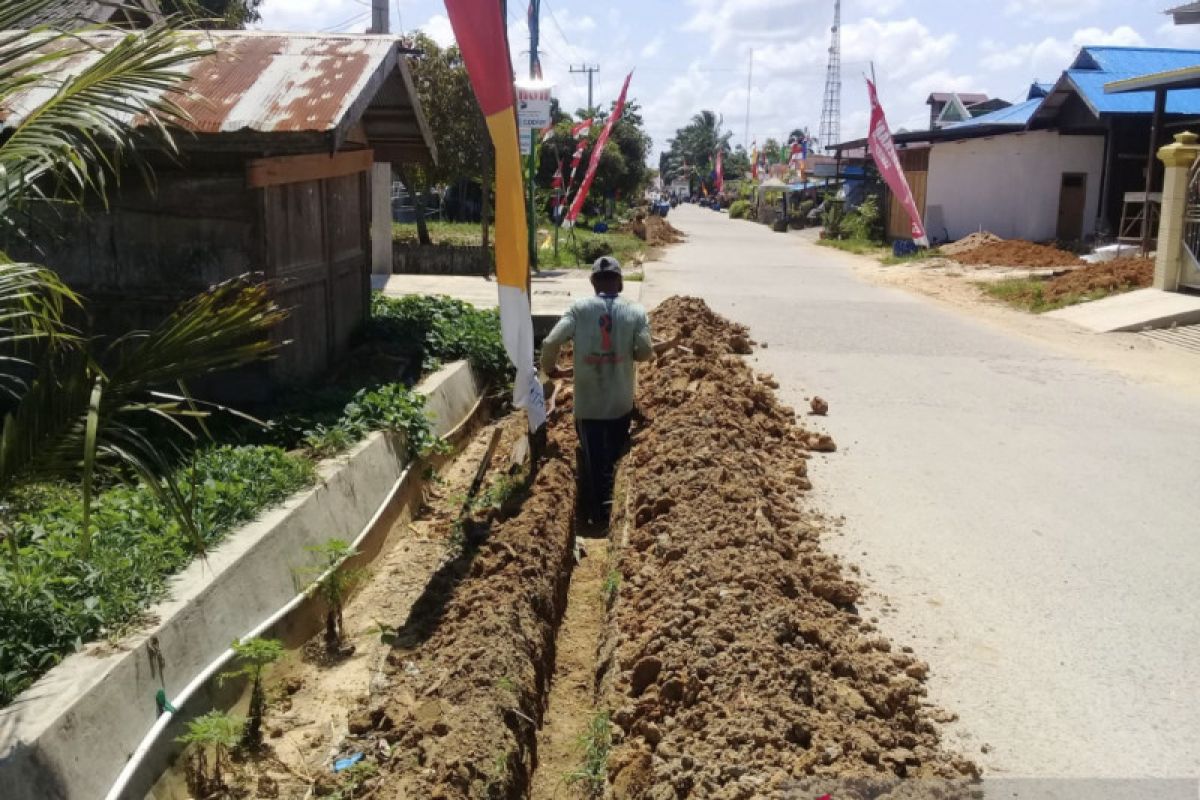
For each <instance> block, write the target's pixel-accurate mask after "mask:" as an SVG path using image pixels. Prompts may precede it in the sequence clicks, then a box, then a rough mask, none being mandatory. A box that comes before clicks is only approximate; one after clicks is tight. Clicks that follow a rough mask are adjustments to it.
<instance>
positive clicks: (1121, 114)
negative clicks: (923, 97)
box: [835, 46, 1200, 242]
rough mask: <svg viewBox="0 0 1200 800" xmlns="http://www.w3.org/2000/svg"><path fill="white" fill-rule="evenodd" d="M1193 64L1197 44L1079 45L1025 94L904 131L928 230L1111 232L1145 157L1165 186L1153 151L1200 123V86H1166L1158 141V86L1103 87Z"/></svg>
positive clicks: (904, 156) (1155, 185)
mask: <svg viewBox="0 0 1200 800" xmlns="http://www.w3.org/2000/svg"><path fill="white" fill-rule="evenodd" d="M1198 66H1200V50H1167V49H1159V48H1148V47H1107V46H1105V47H1084V48H1082V49H1081V50H1080V51H1079V53H1078V54H1077V55H1076V57H1075V58H1074V59H1073V60H1072V62H1071V63H1070V65H1068V67H1067V69H1066V70H1064V71H1063V73H1062V75H1061V76H1060V77H1059V78H1058V80H1057V81H1055V82H1054V83H1053V84H1044V83H1035V84H1033V85H1032V86H1031V87H1030V88H1029V91H1028V93H1027V95H1026V98H1025V100H1024V101H1022V102H1018V103H1015V104H1013V105H1011V106H1008V107H1007V108H1001V109H999V110H997V111H993V112H991V113H988V114H983V115H981V116H973V117H972V118H970V119H963V120H961V121H959V122H956V123H954V124H950V125H945V126H943V127H941V128H939V129H931V130H928V131H911V132H904V133H897V134H896V135H895V137H894V139H895V141H896V144H897V146H898V147H899V148H901V163H902V165H903V166H904V168H905V170H906V172H908V173H909V179H910V180H909V182H910V184H912V185H914V187H920V188H919V191H918V190H917V189H916V188H914V194H916V195H917V200H918V204H919V205H920V206H921V207H922V211H923V214H924V216H925V222H926V227H927V228H928V230H929V233H930V235H931V236H932V237H934V238H935V239H939V238H940V239H943V240H944V239H958V238H961V237H962V236H965V235H967V234H969V233H972V232H975V231H978V230H980V229H983V230H990V231H992V232H994V233H996V234H997V235H999V236H1003V237H1005V238H1021V239H1029V240H1032V241H1047V240H1053V239H1057V240H1063V241H1085V242H1086V241H1091V240H1093V239H1096V238H1115V237H1116V236H1117V235H1118V234H1119V233H1121V230H1120V229H1121V223H1122V219H1123V216H1124V215H1125V214H1126V213H1127V210H1128V209H1129V207H1130V206H1129V205H1127V201H1130V199H1131V197H1133V198H1136V197H1141V196H1144V193H1145V191H1146V173H1147V168H1148V166H1149V167H1150V171H1151V173H1152V175H1151V177H1152V181H1153V182H1152V185H1151V199H1153V198H1154V196H1155V193H1157V192H1160V191H1161V180H1162V178H1161V167H1160V165H1158V164H1157V161H1151V160H1150V154H1151V153H1152V151H1153V150H1154V149H1156V147H1154V145H1157V144H1164V143H1166V142H1169V141H1170V139H1171V134H1173V133H1177V132H1179V131H1180V130H1182V129H1183V128H1184V127H1185V126H1188V125H1193V126H1194V125H1195V124H1196V123H1197V122H1198V121H1200V88H1182V89H1179V90H1176V91H1171V92H1169V93H1168V94H1167V96H1166V103H1165V106H1164V108H1163V109H1162V111H1163V114H1162V115H1161V119H1160V121H1159V122H1160V124H1159V129H1158V131H1157V133H1156V135H1155V137H1154V138H1155V141H1154V142H1152V141H1151V138H1152V137H1151V127H1152V119H1153V116H1154V105H1155V92H1154V91H1152V90H1146V91H1125V92H1123V93H1119V94H1117V93H1109V92H1106V91H1105V85H1106V84H1112V83H1113V82H1119V81H1128V80H1130V79H1132V78H1134V77H1137V76H1145V75H1147V74H1148V73H1164V72H1172V71H1180V70H1183V71H1186V70H1187V68H1189V67H1191V68H1195V67H1198ZM1192 85H1193V86H1195V85H1196V84H1192ZM1135 88H1136V87H1135ZM861 144H862V143H861V142H847V143H845V144H844V145H840V146H838V148H835V149H839V148H844V149H847V150H851V149H853V148H855V147H856V146H861ZM889 199H890V198H889ZM1131 202H1132V201H1131ZM891 205H893V206H894V205H896V204H894V203H891ZM1136 210H1138V211H1140V208H1137V209H1136ZM901 217H902V215H899V216H897V218H898V219H900V221H901V222H903V220H902V219H901ZM905 227H906V226H905V225H899V226H898V227H896V229H895V231H894V232H895V235H897V236H903V235H904V233H903V231H904V230H905ZM1137 227H1138V228H1139V229H1140V225H1139V226H1137ZM889 230H891V228H889ZM1128 233H1129V232H1126V234H1128Z"/></svg>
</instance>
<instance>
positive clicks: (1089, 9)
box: [1004, 0, 1102, 23]
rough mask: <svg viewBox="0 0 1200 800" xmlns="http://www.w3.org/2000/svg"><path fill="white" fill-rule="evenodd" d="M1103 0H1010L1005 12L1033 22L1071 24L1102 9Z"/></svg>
mask: <svg viewBox="0 0 1200 800" xmlns="http://www.w3.org/2000/svg"><path fill="white" fill-rule="evenodd" d="M1101 5H1102V3H1101V0H1008V5H1007V6H1005V8H1004V11H1005V13H1007V14H1008V15H1009V16H1012V17H1024V18H1025V19H1027V20H1029V21H1031V22H1052V23H1053V22H1071V21H1073V20H1077V19H1084V18H1085V17H1088V16H1090V15H1092V14H1094V13H1095V12H1096V11H1098V10H1099V9H1100V6H1101Z"/></svg>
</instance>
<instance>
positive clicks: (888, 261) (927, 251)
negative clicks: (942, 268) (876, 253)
mask: <svg viewBox="0 0 1200 800" xmlns="http://www.w3.org/2000/svg"><path fill="white" fill-rule="evenodd" d="M940 255H941V253H939V252H938V250H937V248H936V247H934V248H924V249H921V250H918V251H917V252H915V253H909V254H908V255H906V256H898V255H896V254H895V253H888V254H887V255H886V256H884V257H883V258H882V259H880V263H881V264H883V265H884V266H885V267H894V266H896V265H897V264H911V263H913V262H914V261H924V260H926V259H928V258H937V257H938V256H940Z"/></svg>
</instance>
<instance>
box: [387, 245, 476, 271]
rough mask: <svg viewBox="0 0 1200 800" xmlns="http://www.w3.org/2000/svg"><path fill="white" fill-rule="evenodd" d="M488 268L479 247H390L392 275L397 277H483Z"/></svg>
mask: <svg viewBox="0 0 1200 800" xmlns="http://www.w3.org/2000/svg"><path fill="white" fill-rule="evenodd" d="M490 269H491V260H490V256H489V254H488V251H487V250H485V249H483V248H482V247H443V246H437V245H435V246H424V245H419V244H400V243H399V242H397V243H395V244H393V245H392V272H394V273H396V274H398V275H486V274H487V272H488V271H490Z"/></svg>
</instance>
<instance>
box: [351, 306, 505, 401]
mask: <svg viewBox="0 0 1200 800" xmlns="http://www.w3.org/2000/svg"><path fill="white" fill-rule="evenodd" d="M367 335H368V336H369V337H371V338H374V339H378V340H381V341H383V342H386V343H387V344H388V345H389V346H391V347H394V348H397V349H399V351H400V352H402V353H404V354H405V355H407V356H408V357H409V358H411V359H412V360H413V361H414V362H415V363H416V364H417V365H419V369H420V370H421V371H422V372H431V371H433V370H435V369H437V368H438V367H440V366H441V365H442V364H443V363H445V362H447V361H456V360H458V359H460V358H465V359H467V360H468V361H469V362H471V366H472V367H474V368H475V371H476V372H477V373H478V374H479V376H480V377H481V378H483V379H484V380H486V381H489V382H491V383H494V384H497V385H500V386H503V385H505V384H507V383H508V382H510V381H511V380H512V373H511V368H510V366H509V363H508V356H507V354H506V353H505V351H504V340H503V339H502V338H501V336H500V315H499V312H497V311H496V310H495V309H488V310H480V309H477V308H475V306H473V305H471V304H469V303H464V302H463V301H461V300H455V299H453V298H450V297H430V296H418V295H413V296H409V297H386V296H385V295H383V294H382V293H379V292H376V293H375V294H374V295H372V297H371V321H370V322H369V323H368V325H367Z"/></svg>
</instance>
